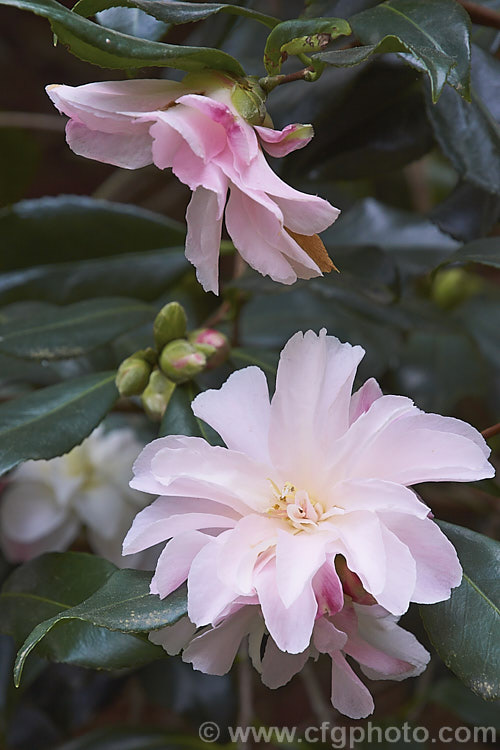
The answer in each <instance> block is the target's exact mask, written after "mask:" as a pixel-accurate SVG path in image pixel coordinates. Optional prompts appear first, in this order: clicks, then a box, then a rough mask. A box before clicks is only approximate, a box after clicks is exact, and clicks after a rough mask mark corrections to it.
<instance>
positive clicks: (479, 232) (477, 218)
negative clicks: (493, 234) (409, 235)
mask: <svg viewBox="0 0 500 750" xmlns="http://www.w3.org/2000/svg"><path fill="white" fill-rule="evenodd" d="M499 216H500V196H499V195H495V194H494V193H490V192H488V191H487V190H485V189H484V188H480V187H478V186H477V185H473V184H472V183H470V182H460V183H459V184H458V185H457V186H456V188H455V189H454V190H453V191H452V192H451V193H450V195H448V196H447V198H445V199H444V200H443V201H441V203H439V204H438V205H437V206H436V207H435V208H434V209H433V210H432V211H431V213H430V214H429V218H430V219H432V221H433V222H434V223H435V224H437V225H438V226H439V228H440V229H442V230H443V232H446V233H447V234H451V236H452V237H455V238H456V239H457V240H460V241H461V242H470V241H471V240H475V239H477V238H478V237H484V236H485V235H487V234H489V233H490V231H491V228H492V227H493V226H494V224H495V223H496V221H497V219H498V217H499Z"/></svg>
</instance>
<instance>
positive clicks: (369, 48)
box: [314, 35, 410, 68]
mask: <svg viewBox="0 0 500 750" xmlns="http://www.w3.org/2000/svg"><path fill="white" fill-rule="evenodd" d="M390 52H410V49H409V48H408V47H407V46H406V45H405V44H403V42H402V41H401V39H398V37H397V36H391V35H387V36H385V37H384V38H383V39H382V40H381V41H380V42H378V43H377V44H364V45H361V46H359V47H349V48H347V49H334V50H330V51H328V52H320V53H318V54H316V55H314V59H315V60H316V59H318V60H320V61H321V62H323V63H327V65H333V66H334V67H337V68H350V67H352V66H353V65H359V64H360V63H363V62H366V61H367V60H368V58H369V57H371V56H372V55H373V54H375V53H377V54H379V55H384V54H388V53H390Z"/></svg>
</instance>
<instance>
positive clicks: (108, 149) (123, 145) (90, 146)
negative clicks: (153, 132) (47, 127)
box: [66, 120, 153, 169]
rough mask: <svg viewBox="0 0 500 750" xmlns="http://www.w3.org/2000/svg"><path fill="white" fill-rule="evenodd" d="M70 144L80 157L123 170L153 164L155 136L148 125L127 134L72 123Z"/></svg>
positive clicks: (68, 134)
mask: <svg viewBox="0 0 500 750" xmlns="http://www.w3.org/2000/svg"><path fill="white" fill-rule="evenodd" d="M66 140H67V142H68V146H69V147H70V149H71V150H72V151H74V152H75V154H78V156H85V157H86V158H87V159H94V160H95V161H100V162H103V163H104V164H113V165H114V166H115V167H122V168H123V169H139V168H140V167H145V166H146V165H147V164H151V162H152V161H153V155H152V152H151V136H150V135H149V127H148V125H147V124H145V123H140V124H135V123H134V124H132V125H130V126H129V129H128V132H125V133H122V132H113V133H103V132H100V131H98V130H91V129H90V128H88V127H87V126H86V125H84V124H83V123H81V122H78V121H76V120H70V121H69V122H68V124H67V125H66Z"/></svg>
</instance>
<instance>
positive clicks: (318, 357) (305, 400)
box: [270, 330, 364, 498]
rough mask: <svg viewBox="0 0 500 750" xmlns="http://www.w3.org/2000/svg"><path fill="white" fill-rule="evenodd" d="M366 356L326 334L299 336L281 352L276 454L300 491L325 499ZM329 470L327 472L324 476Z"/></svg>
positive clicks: (273, 432)
mask: <svg viewBox="0 0 500 750" xmlns="http://www.w3.org/2000/svg"><path fill="white" fill-rule="evenodd" d="M363 355H364V351H363V349H362V348H361V347H359V346H354V347H353V346H351V345H350V344H341V343H340V341H339V340H338V339H336V338H335V337H334V336H327V335H326V331H325V330H323V331H321V332H320V334H319V336H318V335H316V334H315V333H314V332H313V331H307V332H306V333H305V334H302V333H296V334H295V335H294V336H292V338H291V339H290V340H289V341H288V343H287V344H286V346H285V348H284V349H283V351H282V352H281V357H280V362H279V366H278V376H277V380H276V391H275V394H274V397H273V399H272V402H271V425H270V451H271V456H272V458H273V461H274V463H275V465H277V466H278V467H279V468H280V470H281V472H282V473H283V474H284V475H285V476H286V478H287V480H289V481H292V482H293V483H294V484H295V485H296V486H299V487H307V490H308V492H309V493H311V492H312V493H313V494H314V495H315V496H316V497H318V498H321V497H322V496H323V494H324V493H325V492H326V491H328V490H329V488H330V486H331V483H330V482H328V483H327V484H326V485H325V483H324V481H323V480H324V478H325V474H326V469H327V468H328V466H329V465H330V464H331V461H332V443H333V441H334V440H335V439H336V438H337V437H338V436H339V435H341V434H342V433H343V432H344V431H345V430H346V429H347V427H348V419H349V406H350V397H351V388H352V382H353V380H354V376H355V373H356V368H357V366H358V364H359V362H360V360H361V358H362V357H363ZM319 467H324V470H323V471H321V470H319Z"/></svg>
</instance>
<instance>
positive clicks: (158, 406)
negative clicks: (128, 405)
mask: <svg viewBox="0 0 500 750" xmlns="http://www.w3.org/2000/svg"><path fill="white" fill-rule="evenodd" d="M174 390H175V383H172V381H170V380H168V378H166V377H165V375H163V373H162V372H160V370H153V372H152V373H151V377H150V378H149V383H148V385H147V388H146V389H145V391H144V393H143V394H142V399H141V400H142V406H143V408H144V411H145V412H146V414H147V415H148V417H149V418H150V419H152V420H154V421H155V422H159V421H160V420H161V418H162V417H163V415H164V414H165V411H166V409H167V406H168V402H169V401H170V398H171V396H172V393H173V392H174Z"/></svg>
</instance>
